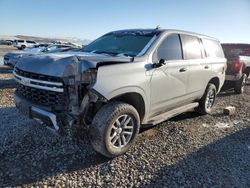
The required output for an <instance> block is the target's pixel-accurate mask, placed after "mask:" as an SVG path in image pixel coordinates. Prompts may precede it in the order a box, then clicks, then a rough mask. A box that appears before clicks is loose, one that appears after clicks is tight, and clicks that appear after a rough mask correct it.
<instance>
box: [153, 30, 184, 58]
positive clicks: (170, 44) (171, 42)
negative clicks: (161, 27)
mask: <svg viewBox="0 0 250 188" xmlns="http://www.w3.org/2000/svg"><path fill="white" fill-rule="evenodd" d="M157 56H158V59H165V60H178V59H182V49H181V43H180V38H179V35H178V34H171V35H169V36H167V38H166V39H164V41H163V42H162V43H161V45H160V46H159V48H158V50H157Z"/></svg>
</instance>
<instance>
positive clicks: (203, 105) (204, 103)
mask: <svg viewBox="0 0 250 188" xmlns="http://www.w3.org/2000/svg"><path fill="white" fill-rule="evenodd" d="M210 94H212V95H213V96H211V97H210ZM215 99H216V87H215V85H214V84H212V83H209V84H208V86H207V88H206V90H205V93H204V94H203V96H202V98H201V99H200V101H199V106H198V107H197V109H196V111H197V112H198V113H200V114H203V115H205V114H210V113H211V112H212V107H213V105H214V103H215ZM209 102H210V103H211V104H208V103H209Z"/></svg>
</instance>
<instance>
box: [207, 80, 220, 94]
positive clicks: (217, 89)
mask: <svg viewBox="0 0 250 188" xmlns="http://www.w3.org/2000/svg"><path fill="white" fill-rule="evenodd" d="M208 83H211V84H214V85H215V87H216V91H217V92H218V91H219V87H220V80H219V78H218V77H214V78H212V79H211V80H210V81H209V82H208Z"/></svg>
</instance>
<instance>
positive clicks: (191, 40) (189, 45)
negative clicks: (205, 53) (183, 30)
mask: <svg viewBox="0 0 250 188" xmlns="http://www.w3.org/2000/svg"><path fill="white" fill-rule="evenodd" d="M181 39H182V44H183V49H184V57H185V59H200V58H202V53H201V44H200V42H199V39H198V38H197V37H195V36H190V35H182V36H181Z"/></svg>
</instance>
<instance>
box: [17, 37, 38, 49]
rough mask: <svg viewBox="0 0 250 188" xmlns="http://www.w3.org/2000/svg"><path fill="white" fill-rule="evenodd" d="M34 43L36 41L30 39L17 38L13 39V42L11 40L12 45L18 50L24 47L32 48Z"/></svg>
mask: <svg viewBox="0 0 250 188" xmlns="http://www.w3.org/2000/svg"><path fill="white" fill-rule="evenodd" d="M36 44H37V43H36V42H35V41H32V40H20V39H19V40H14V42H13V46H14V47H16V48H18V49H19V50H23V49H24V48H26V47H28V48H32V47H34V45H36Z"/></svg>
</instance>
